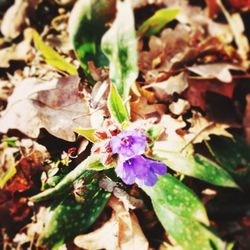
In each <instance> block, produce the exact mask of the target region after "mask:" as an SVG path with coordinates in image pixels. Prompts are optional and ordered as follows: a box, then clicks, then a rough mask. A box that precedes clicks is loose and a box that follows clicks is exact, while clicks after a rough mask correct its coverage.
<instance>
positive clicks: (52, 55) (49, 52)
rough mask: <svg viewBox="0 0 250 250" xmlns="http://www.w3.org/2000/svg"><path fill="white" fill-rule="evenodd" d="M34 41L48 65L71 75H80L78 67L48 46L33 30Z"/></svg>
mask: <svg viewBox="0 0 250 250" xmlns="http://www.w3.org/2000/svg"><path fill="white" fill-rule="evenodd" d="M33 39H34V43H35V45H36V47H37V49H38V50H40V52H41V53H42V56H43V57H44V60H45V61H46V63H48V64H50V65H51V66H53V67H55V68H57V69H59V70H62V71H65V72H67V73H68V74H70V75H77V74H78V73H77V69H76V67H75V66H74V65H73V64H70V63H68V62H67V61H66V60H65V59H64V58H63V57H62V56H61V55H59V54H58V53H57V52H56V51H55V50H53V49H52V48H51V47H49V46H48V45H46V44H45V43H44V42H43V41H42V39H41V37H40V36H39V34H38V33H37V32H36V31H35V30H33Z"/></svg>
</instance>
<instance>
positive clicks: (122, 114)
mask: <svg viewBox="0 0 250 250" xmlns="http://www.w3.org/2000/svg"><path fill="white" fill-rule="evenodd" d="M108 109H109V112H110V114H111V116H112V117H113V118H114V119H115V120H116V121H117V122H119V123H122V122H124V121H127V120H129V117H128V113H127V110H126V107H125V105H124V104H123V101H122V98H121V97H120V95H119V93H118V91H117V89H116V87H115V86H114V85H113V84H110V92H109V97H108Z"/></svg>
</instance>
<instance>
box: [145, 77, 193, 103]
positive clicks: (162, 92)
mask: <svg viewBox="0 0 250 250" xmlns="http://www.w3.org/2000/svg"><path fill="white" fill-rule="evenodd" d="M187 87H188V82H187V78H186V75H185V73H183V72H182V73H180V74H178V75H176V76H172V77H170V78H168V79H167V80H166V81H163V82H157V83H152V84H149V85H146V86H145V87H144V88H153V89H154V91H155V95H156V97H157V98H158V99H159V100H160V101H166V100H167V98H168V97H169V96H170V95H173V94H174V93H177V94H181V93H182V92H183V91H184V90H185V89H186V88H187Z"/></svg>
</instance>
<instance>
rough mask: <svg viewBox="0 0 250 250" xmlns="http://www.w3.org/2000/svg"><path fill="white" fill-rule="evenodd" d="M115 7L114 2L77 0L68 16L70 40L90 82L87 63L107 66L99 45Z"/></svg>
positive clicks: (113, 15) (111, 0)
mask: <svg viewBox="0 0 250 250" xmlns="http://www.w3.org/2000/svg"><path fill="white" fill-rule="evenodd" d="M115 5H116V0H79V1H78V2H77V3H76V4H75V6H74V8H73V10H72V12H71V15H70V20H69V33H70V38H71V41H72V43H73V47H74V50H75V53H76V56H77V58H78V59H79V61H80V62H81V65H82V67H83V70H84V72H85V74H86V76H87V77H88V78H89V80H91V81H93V79H92V77H91V74H90V71H89V69H88V62H90V61H92V62H94V64H95V65H96V66H97V67H100V66H105V65H108V61H107V58H106V57H105V56H104V54H103V53H102V51H101V47H100V44H101V38H102V36H103V34H104V33H105V32H106V30H107V23H109V22H111V21H112V20H113V19H114V17H115V11H116V9H115Z"/></svg>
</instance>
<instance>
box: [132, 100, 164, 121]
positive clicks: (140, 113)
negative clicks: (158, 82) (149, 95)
mask: <svg viewBox="0 0 250 250" xmlns="http://www.w3.org/2000/svg"><path fill="white" fill-rule="evenodd" d="M130 107H131V118H132V120H138V119H148V118H156V119H158V120H159V119H160V117H161V115H163V114H164V113H165V111H166V105H164V104H148V102H147V99H146V98H145V97H139V98H138V99H137V100H136V101H133V102H131V103H130Z"/></svg>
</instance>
